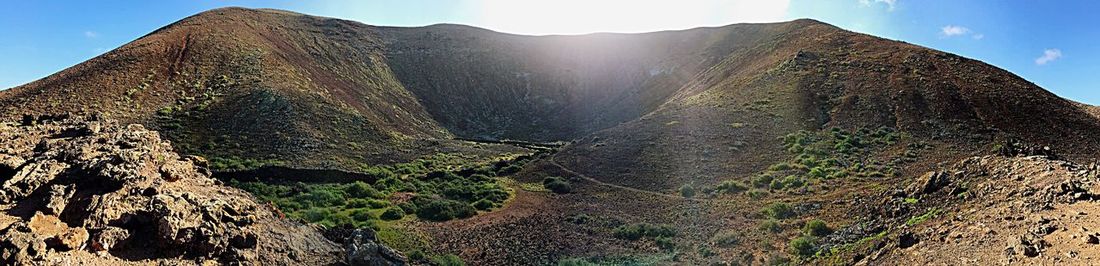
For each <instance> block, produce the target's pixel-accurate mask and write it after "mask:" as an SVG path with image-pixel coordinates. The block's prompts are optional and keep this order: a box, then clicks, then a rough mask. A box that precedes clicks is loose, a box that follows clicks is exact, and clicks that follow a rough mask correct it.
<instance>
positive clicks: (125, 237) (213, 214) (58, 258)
mask: <svg viewBox="0 0 1100 266" xmlns="http://www.w3.org/2000/svg"><path fill="white" fill-rule="evenodd" d="M0 170H3V171H0V174H3V175H2V176H0V182H2V185H0V213H2V214H0V221H2V222H0V264H5V265H12V264H18V265H53V264H58V263H63V264H89V265H100V264H128V263H137V264H149V263H155V264H191V265H193V264H203V263H214V264H258V265H288V264H291V265H296V264H308V265H323V264H334V263H340V262H341V261H342V258H343V257H344V256H343V255H344V251H343V249H342V248H341V247H340V246H339V245H337V244H336V243H333V242H331V241H329V240H327V239H325V238H324V237H323V236H322V234H321V233H320V232H319V231H318V230H317V229H316V228H314V227H310V226H306V225H302V224H298V223H295V222H292V221H287V220H285V219H280V218H279V216H278V215H277V210H275V209H274V207H273V206H271V205H268V204H260V203H257V202H256V201H255V200H254V199H253V198H252V197H251V196H250V195H248V194H246V193H245V192H243V191H240V190H238V189H234V188H230V187H226V186H223V185H221V184H220V183H219V182H218V181H216V180H214V179H212V178H210V172H209V171H208V170H206V162H205V160H204V159H202V158H198V157H181V156H179V155H177V154H176V153H174V152H173V151H172V147H171V146H170V145H169V143H168V142H166V141H163V140H161V139H160V137H159V135H158V134H157V133H156V132H154V131H149V130H146V129H145V128H143V127H142V126H140V125H128V126H121V125H117V124H114V123H111V122H106V121H100V120H98V119H95V118H91V119H83V118H72V119H60V118H30V119H23V121H22V123H21V124H2V125H0Z"/></svg>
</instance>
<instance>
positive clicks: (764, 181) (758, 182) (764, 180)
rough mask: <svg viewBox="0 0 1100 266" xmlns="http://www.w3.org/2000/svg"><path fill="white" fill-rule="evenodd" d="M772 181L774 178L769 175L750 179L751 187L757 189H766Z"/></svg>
mask: <svg viewBox="0 0 1100 266" xmlns="http://www.w3.org/2000/svg"><path fill="white" fill-rule="evenodd" d="M772 179H775V177H773V176H771V175H769V174H760V175H757V176H756V177H754V178H753V179H752V186H753V187H758V188H765V187H768V185H771V183H772Z"/></svg>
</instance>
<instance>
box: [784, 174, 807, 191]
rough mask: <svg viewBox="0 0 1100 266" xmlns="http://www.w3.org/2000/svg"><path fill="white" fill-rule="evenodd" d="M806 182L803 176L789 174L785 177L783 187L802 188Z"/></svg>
mask: <svg viewBox="0 0 1100 266" xmlns="http://www.w3.org/2000/svg"><path fill="white" fill-rule="evenodd" d="M805 185H806V182H805V181H804V180H802V178H801V177H798V176H795V175H789V176H787V177H784V178H783V187H785V188H800V187H802V186H805Z"/></svg>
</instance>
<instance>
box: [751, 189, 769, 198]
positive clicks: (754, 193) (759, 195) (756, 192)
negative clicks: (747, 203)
mask: <svg viewBox="0 0 1100 266" xmlns="http://www.w3.org/2000/svg"><path fill="white" fill-rule="evenodd" d="M748 194H749V198H750V199H762V198H764V196H765V195H767V194H768V191H765V190H760V189H753V190H749V193H748Z"/></svg>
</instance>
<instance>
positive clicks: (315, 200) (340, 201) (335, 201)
mask: <svg viewBox="0 0 1100 266" xmlns="http://www.w3.org/2000/svg"><path fill="white" fill-rule="evenodd" d="M300 196H301V198H300V200H299V201H304V202H309V203H310V204H311V206H317V207H323V206H338V205H344V197H343V196H342V195H340V193H337V192H335V191H331V190H325V189H316V190H313V191H310V192H309V193H308V194H304V195H300Z"/></svg>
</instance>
